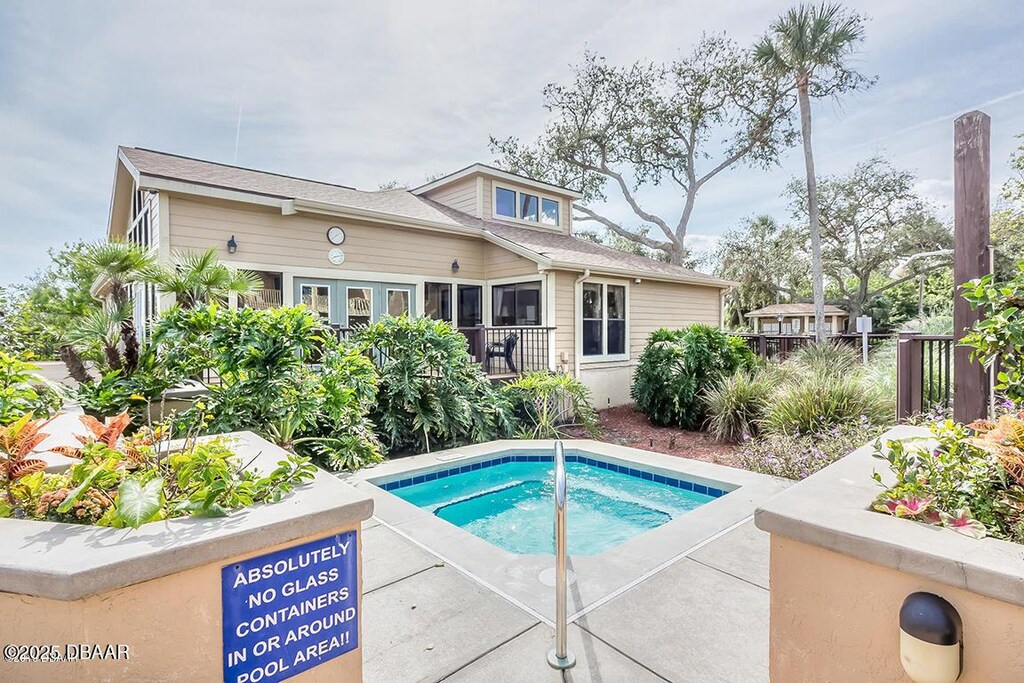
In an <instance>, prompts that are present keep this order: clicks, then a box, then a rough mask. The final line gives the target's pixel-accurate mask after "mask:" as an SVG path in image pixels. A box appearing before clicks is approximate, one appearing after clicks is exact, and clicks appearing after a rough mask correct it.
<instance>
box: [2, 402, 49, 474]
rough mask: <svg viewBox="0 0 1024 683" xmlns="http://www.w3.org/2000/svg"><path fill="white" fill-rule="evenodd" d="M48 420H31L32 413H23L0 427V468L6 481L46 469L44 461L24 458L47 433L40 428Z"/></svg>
mask: <svg viewBox="0 0 1024 683" xmlns="http://www.w3.org/2000/svg"><path fill="white" fill-rule="evenodd" d="M47 423H49V420H42V419H40V420H33V419H32V413H25V415H23V416H22V417H21V418H20V419H18V420H17V421H15V422H12V423H11V424H9V425H7V426H6V427H0V457H2V458H3V460H2V461H0V468H2V472H3V475H4V478H6V479H7V480H8V481H14V480H15V479H21V478H22V477H24V476H27V475H29V474H32V473H33V472H39V471H41V470H44V469H46V461H45V460H39V459H38V458H26V457H25V456H27V455H28V454H29V453H31V452H32V451H33V450H34V449H35V448H36V446H38V445H39V444H41V443H42V442H43V441H44V440H45V439H46V437H48V436H49V434H46V433H44V432H43V431H41V430H42V428H43V427H44V426H46V424H47Z"/></svg>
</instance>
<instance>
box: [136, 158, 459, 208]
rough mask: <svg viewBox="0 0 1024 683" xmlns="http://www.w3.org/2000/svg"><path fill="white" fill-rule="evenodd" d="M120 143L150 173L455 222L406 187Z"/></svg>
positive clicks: (232, 188)
mask: <svg viewBox="0 0 1024 683" xmlns="http://www.w3.org/2000/svg"><path fill="white" fill-rule="evenodd" d="M120 149H121V152H122V153H123V154H124V155H125V157H127V159H128V161H130V162H131V164H132V165H133V166H135V168H137V169H138V170H139V172H140V173H142V174H144V175H148V176H155V177H159V178H167V179H170V180H181V181H183V182H187V183H196V184H199V185H207V186H210V187H220V188H224V189H229V190H239V191H241V192H251V193H253V194H261V195H266V196H269V197H280V198H282V199H307V200H310V201H315V202H326V203H328V204H337V205H340V206H348V207H352V208H355V209H364V210H367V211H381V212H384V213H391V214H395V215H397V216H405V217H407V218H415V219H418V220H426V221H433V222H435V223H448V224H451V225H457V223H455V222H454V221H452V220H451V219H450V218H448V217H447V216H445V215H444V214H442V213H441V212H439V211H437V210H435V209H434V208H433V207H431V206H429V205H427V204H424V203H423V202H422V201H420V199H419V197H416V196H415V195H413V194H412V193H410V192H409V191H408V190H381V191H378V192H366V191H363V190H356V189H353V188H351V187H345V186H343V185H332V184H330V183H321V182H316V181H314V180H304V179H302V178H293V177H291V176H285V175H278V174H275V173H268V172H266V171H254V170H251V169H247V168H239V167H237V166H227V165H225V164H218V163H214V162H212V161H201V160H199V159H192V158H190V157H183V156H177V155H175V154H166V153H164V152H154V151H153V150H148V149H139V148H137V147H121V148H120Z"/></svg>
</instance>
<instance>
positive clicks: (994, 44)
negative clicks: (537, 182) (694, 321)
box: [0, 0, 1024, 280]
mask: <svg viewBox="0 0 1024 683" xmlns="http://www.w3.org/2000/svg"><path fill="white" fill-rule="evenodd" d="M791 4H792V3H791V2H789V1H788V0H786V1H785V2H783V1H782V0H756V1H748V2H743V1H740V0H731V1H723V2H717V3H705V4H701V5H694V4H692V3H679V2H675V1H673V0H657V1H654V2H640V1H639V0H633V1H632V2H621V1H613V0H602V1H600V2H595V1H591V0H570V1H568V2H562V3H551V2H540V1H539V0H534V1H530V2H498V1H497V0H482V1H480V2H473V3H469V2H459V1H456V0H442V1H437V2H431V3H424V2H420V1H416V2H414V1H412V0H401V1H391V2H386V3H383V2H369V1H358V0H352V1H350V2H344V3H338V2H328V1H326V0H325V1H319V2H289V3H270V2H253V1H251V0H246V1H244V2H243V1H239V0H235V1H233V2H227V1H222V2H217V3H206V2H173V3H157V2H142V3H131V4H128V3H122V2H116V1H114V0H106V1H104V2H91V3H75V2H46V3H41V2H35V1H32V0H23V1H21V2H18V1H15V2H7V3H4V4H3V6H2V7H0V88H2V91H3V92H4V98H3V100H2V101H0V129H2V130H4V135H3V136H0V183H2V185H0V186H2V187H3V188H4V190H3V192H2V193H0V244H5V243H6V245H7V246H6V247H5V248H3V249H0V256H2V259H3V263H2V269H0V272H2V273H3V277H0V280H8V279H16V278H20V277H23V276H24V275H26V274H28V273H29V272H31V271H32V270H34V269H35V268H37V267H40V266H42V265H44V263H45V262H46V257H45V249H46V247H47V246H50V245H54V244H59V243H60V242H63V241H65V240H69V239H74V238H77V237H86V238H94V237H98V236H99V235H101V234H102V232H103V227H104V225H105V223H106V217H107V216H106V213H107V206H108V201H109V191H110V183H111V177H110V173H111V169H112V166H113V161H114V149H115V147H116V145H117V144H131V145H140V146H146V147H153V148H157V149H166V150H168V151H172V152H177V153H182V154H189V155H193V156H199V157H203V158H210V159H214V160H218V161H224V162H229V163H230V162H231V161H232V159H233V158H234V155H235V150H234V148H235V130H236V119H237V114H238V109H239V105H241V106H242V111H243V115H242V122H241V131H240V133H241V134H240V138H239V140H240V145H239V150H238V155H237V160H238V163H239V164H242V165H247V166H254V167H257V168H265V169H268V170H274V171H278V172H282V173H293V174H296V175H302V176H307V177H314V178H321V179H324V180H330V181H334V182H340V183H344V184H349V185H355V186H358V187H366V188H374V187H376V186H377V185H378V183H380V182H381V181H386V180H390V179H396V178H397V179H399V180H402V181H406V182H414V183H415V182H419V181H421V180H422V179H423V178H424V177H425V176H427V175H429V174H435V173H439V172H445V171H450V170H453V169H456V168H459V167H461V166H463V165H465V164H467V163H469V162H472V161H476V160H484V161H486V160H488V159H489V157H490V155H489V153H488V150H487V139H488V136H489V135H491V134H494V135H499V136H504V135H520V136H523V137H526V138H530V137H532V136H534V135H536V134H537V133H538V132H539V131H540V130H541V128H542V126H543V122H544V117H545V112H544V111H543V110H542V109H541V106H540V104H541V96H540V91H541V89H542V88H543V86H544V85H545V84H546V83H548V82H551V81H557V80H564V79H566V78H567V77H568V74H569V65H570V64H572V63H573V62H576V61H578V60H579V58H580V56H581V55H582V53H583V50H584V49H586V48H590V49H593V50H595V51H597V52H599V53H602V54H605V55H607V56H608V57H609V59H611V60H613V61H617V62H628V61H631V60H636V59H645V60H655V61H660V60H666V59H670V58H672V57H673V56H675V55H676V54H677V53H678V52H679V51H680V50H686V49H688V47H689V46H690V45H692V43H693V42H694V41H695V40H696V39H697V38H698V37H699V36H700V34H701V33H702V32H704V31H718V30H727V31H728V32H729V34H730V35H731V36H733V37H734V38H736V39H737V40H740V41H742V42H748V41H751V40H752V39H753V38H754V37H755V36H757V35H758V34H760V33H761V32H762V31H763V29H764V27H765V26H767V24H768V22H769V21H770V20H771V19H773V18H774V17H775V16H776V15H777V14H778V13H780V12H781V11H783V10H785V9H786V8H788V7H789V6H790V5H791ZM854 4H855V5H856V6H857V7H859V8H862V9H863V10H865V11H866V12H868V14H870V15H871V16H872V21H871V23H870V24H869V26H868V41H867V43H866V44H865V46H864V50H863V53H862V54H861V55H860V56H859V57H858V59H859V60H861V63H862V65H863V68H864V70H865V71H867V72H868V73H877V74H878V75H879V83H878V85H877V86H876V87H875V88H874V89H873V90H871V91H869V92H867V93H863V94H860V95H857V96H855V97H852V98H848V99H846V100H844V103H843V105H842V106H841V107H836V106H833V105H832V104H829V103H820V104H818V105H817V106H816V110H815V145H816V149H817V151H818V154H819V158H820V159H821V166H822V172H826V173H832V172H838V171H842V170H845V169H846V168H848V167H849V166H851V165H852V164H853V163H855V162H856V161H858V160H860V159H862V158H863V157H864V156H867V155H868V154H870V153H871V152H873V151H877V150H881V149H883V145H884V151H885V152H886V153H887V154H889V155H890V156H892V157H893V158H894V159H895V161H896V162H897V163H898V164H900V165H903V166H907V167H910V168H913V169H914V170H915V171H917V172H918V173H919V175H920V177H921V178H922V179H925V180H922V183H925V184H926V183H936V184H935V185H934V186H928V187H929V188H931V189H930V190H929V191H931V192H934V193H938V192H940V190H941V183H943V182H946V181H948V180H949V179H950V178H951V164H950V163H949V157H950V154H949V138H950V134H949V131H950V127H951V124H948V123H944V122H943V121H941V120H939V121H937V122H936V123H930V121H931V120H933V119H935V118H936V117H943V116H946V115H947V114H949V113H950V112H953V111H958V110H959V109H960V108H962V107H968V106H972V105H973V104H976V103H979V102H984V101H986V100H991V99H993V98H997V97H999V96H1001V95H1004V94H1006V93H1009V92H1011V91H1012V90H1013V89H1014V88H1019V76H1018V73H1017V68H1016V66H1015V65H1016V64H1017V63H1018V62H1019V57H1018V47H1017V46H1018V40H1017V37H1018V36H1019V35H1020V33H1021V32H1022V28H1024V26H1022V24H1024V17H1022V16H1021V13H1020V12H1019V11H1018V10H1017V8H1016V5H1015V4H1014V3H1012V2H1010V1H1009V0H1000V1H998V2H990V3H985V4H984V5H983V6H977V7H976V6H973V5H972V4H970V3H934V2H930V1H926V0H906V1H904V2H900V3H893V2H883V0H872V1H870V2H857V3H854ZM974 5H977V3H974ZM954 38H955V40H954ZM951 45H955V46H957V49H953V50H951V49H950V46H951ZM1019 104H1020V101H1019V100H1015V101H1004V102H1001V103H995V104H993V105H991V110H990V112H989V113H991V114H992V115H993V118H994V125H993V164H994V169H995V172H996V178H995V179H994V181H993V182H994V185H997V184H998V183H999V182H1001V178H1002V177H1005V170H1004V168H1003V167H1001V166H1000V164H1002V163H1003V162H1004V161H1005V159H1006V157H1007V156H1008V153H1009V150H1010V149H1011V148H1012V146H1013V145H1014V144H1015V143H1014V140H1013V137H1012V135H1013V133H1016V132H1020V131H1024V110H1022V108H1021V107H1020V106H1019ZM997 117H998V118H997ZM915 126H916V127H915ZM830 150H831V151H830ZM834 150H840V152H839V153H836V152H835V151H834ZM801 163H802V160H801V157H800V155H799V154H798V153H797V152H796V151H795V150H794V151H793V152H792V153H790V154H787V155H786V157H785V158H784V159H783V161H782V165H781V166H780V168H778V169H776V170H773V171H771V172H768V173H764V172H759V171H750V170H745V169H737V170H734V171H731V172H729V173H727V174H724V175H723V176H722V177H721V178H717V179H715V180H714V181H713V182H712V183H710V184H709V185H708V186H706V187H705V188H704V189H703V190H702V192H701V196H700V197H699V199H698V206H697V208H696V210H695V212H694V216H693V219H692V221H691V225H690V231H691V233H693V237H692V238H691V239H692V240H695V243H701V242H702V240H707V239H711V238H713V236H714V235H718V234H721V232H723V231H724V230H726V229H728V228H730V227H732V226H734V225H735V224H737V223H738V222H739V221H740V220H741V219H742V218H743V217H745V216H748V215H751V214H755V213H761V212H769V213H773V214H775V215H777V216H779V217H781V218H785V217H786V215H787V208H786V203H785V201H784V200H782V199H780V194H781V193H782V190H783V189H784V187H785V184H786V182H788V180H789V178H790V177H792V176H794V175H798V174H800V173H801V172H802V167H801ZM922 187H924V185H922ZM643 199H644V201H645V203H647V204H648V205H649V206H650V208H651V209H652V210H654V211H656V212H658V213H660V214H663V215H665V216H666V217H667V218H668V219H669V220H671V221H674V220H676V219H677V218H678V213H679V209H680V207H681V204H680V202H679V199H678V197H677V196H674V195H673V194H672V193H671V192H670V191H668V188H659V189H657V190H654V191H650V192H645V193H643ZM608 211H609V212H610V213H612V214H613V215H615V216H617V217H619V218H622V219H623V220H627V221H629V220H631V216H630V214H629V210H628V208H627V207H625V206H624V205H623V204H622V203H621V202H615V201H613V202H611V203H610V206H609V207H608ZM13 250H17V255H16V257H15V255H14V251H13Z"/></svg>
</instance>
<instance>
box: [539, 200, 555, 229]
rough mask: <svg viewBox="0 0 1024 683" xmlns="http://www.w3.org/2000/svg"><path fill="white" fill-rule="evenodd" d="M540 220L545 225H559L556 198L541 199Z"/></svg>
mask: <svg viewBox="0 0 1024 683" xmlns="http://www.w3.org/2000/svg"><path fill="white" fill-rule="evenodd" d="M540 222H541V223H543V224H544V225H558V202H556V201H555V200H554V199H541V200H540Z"/></svg>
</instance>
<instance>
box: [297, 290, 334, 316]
mask: <svg viewBox="0 0 1024 683" xmlns="http://www.w3.org/2000/svg"><path fill="white" fill-rule="evenodd" d="M299 298H300V299H301V300H302V301H301V303H303V304H305V305H306V308H308V309H310V310H312V311H313V312H314V313H316V314H317V315H318V316H320V317H321V318H322V319H324V320H328V321H329V320H330V319H331V288H330V287H329V286H328V285H314V284H303V285H301V286H300V287H299Z"/></svg>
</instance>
